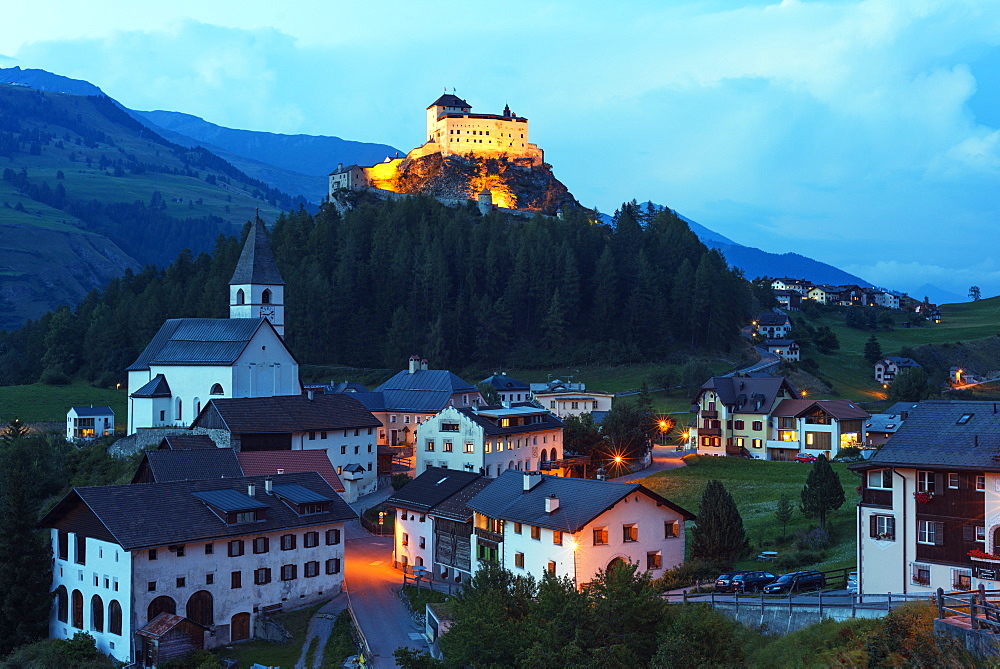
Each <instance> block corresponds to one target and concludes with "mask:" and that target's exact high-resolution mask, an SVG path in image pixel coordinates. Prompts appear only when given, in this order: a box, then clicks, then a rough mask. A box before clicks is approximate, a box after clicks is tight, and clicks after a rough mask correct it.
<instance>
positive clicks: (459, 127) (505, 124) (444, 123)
mask: <svg viewBox="0 0 1000 669" xmlns="http://www.w3.org/2000/svg"><path fill="white" fill-rule="evenodd" d="M435 154H440V156H441V157H444V158H446V157H448V156H456V155H457V156H470V155H471V156H472V157H475V158H503V159H506V161H509V162H510V163H513V164H517V165H521V166H524V167H529V166H530V167H539V166H541V165H542V164H543V163H544V152H543V151H542V149H540V148H538V146H537V145H535V144H531V143H530V141H529V140H528V119H526V118H524V117H523V116H518V115H517V114H515V113H513V112H512V111H511V110H510V107H509V106H504V110H503V113H502V114H473V113H472V106H471V105H470V104H469V103H468V102H466V101H465V100H463V99H461V98H460V97H458V96H456V95H452V94H450V93H445V94H444V95H442V96H441V97H439V98H438V99H437V100H435V101H434V102H432V103H431V105H430V106H429V107H427V142H426V143H425V144H423V145H422V146H418V147H417V148H415V149H413V150H411V151H410V152H409V153H407V154H406V156H405V157H400V156H398V154H397V156H396V157H388V158H386V159H385V160H384V161H383V162H381V163H377V164H375V165H371V166H369V167H363V166H359V165H347V166H345V165H338V166H337V169H336V170H334V171H333V172H331V173H330V191H329V197H330V200H331V201H334V199H335V197H336V193H337V191H339V190H342V189H343V190H363V189H375V190H376V191H389V192H395V193H400V192H408V191H407V189H405V188H404V187H401V186H400V181H399V177H400V170H401V169H404V168H405V167H406V165H404V163H406V164H410V163H412V161H417V160H419V159H420V158H424V157H426V156H432V155H435ZM504 169H505V168H504ZM501 182H502V177H500V176H498V175H487V174H485V173H483V174H480V175H478V176H477V177H476V178H474V179H472V180H470V182H469V184H468V192H467V193H466V194H465V195H464V196H463V197H459V198H456V201H464V199H478V200H479V202H480V205H481V207H489V206H492V204H496V205H499V206H500V207H515V206H517V205H516V204H515V203H516V199H517V198H516V197H515V196H514V195H513V194H512V193H510V192H509V189H508V188H507V187H506V186H504V185H503V184H502V183H501ZM487 196H488V198H489V199H487ZM439 199H441V200H442V201H444V200H447V199H448V198H442V197H439ZM528 208H530V207H528Z"/></svg>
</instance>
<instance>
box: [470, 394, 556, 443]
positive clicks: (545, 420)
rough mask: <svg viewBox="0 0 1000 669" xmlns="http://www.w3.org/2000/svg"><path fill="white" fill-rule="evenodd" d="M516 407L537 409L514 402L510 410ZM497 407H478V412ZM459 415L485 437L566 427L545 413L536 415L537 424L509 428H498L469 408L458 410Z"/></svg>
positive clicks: (495, 424)
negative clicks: (479, 428) (476, 427)
mask: <svg viewBox="0 0 1000 669" xmlns="http://www.w3.org/2000/svg"><path fill="white" fill-rule="evenodd" d="M518 407H526V408H527V407H530V408H531V409H533V410H537V407H535V406H534V405H531V404H525V403H523V402H522V403H517V402H515V403H514V405H513V407H512V408H515V409H516V408H518ZM498 408H499V407H489V406H485V407H480V408H479V411H489V410H490V409H498ZM458 412H459V413H461V414H462V415H463V416H465V417H466V418H468V419H470V420H471V421H472V422H473V423H475V424H476V425H479V426H480V427H482V428H483V434H484V435H486V436H487V437H489V436H501V435H505V434H521V433H522V432H539V431H541V430H557V429H562V428H564V427H566V424H565V423H564V422H562V420H561V419H560V418H559V417H558V416H556V415H555V414H553V413H549V412H547V411H546V412H545V413H541V412H539V413H538V414H533V415H537V416H538V417H539V418H540V419H541V420H540V422H538V423H528V424H527V425H511V426H510V427H500V426H499V425H497V423H496V422H494V421H493V420H491V419H489V418H487V417H486V416H481V415H480V414H479V413H478V412H477V411H474V410H473V409H471V408H464V409H459V410H458Z"/></svg>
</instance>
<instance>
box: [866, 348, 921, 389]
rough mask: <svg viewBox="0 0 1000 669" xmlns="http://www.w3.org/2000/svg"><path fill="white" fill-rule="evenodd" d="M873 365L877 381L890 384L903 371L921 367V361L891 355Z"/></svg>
mask: <svg viewBox="0 0 1000 669" xmlns="http://www.w3.org/2000/svg"><path fill="white" fill-rule="evenodd" d="M873 367H874V369H875V381H876V383H881V384H884V385H888V384H890V383H892V382H893V381H895V380H896V375H897V374H899V373H900V372H901V371H903V370H904V369H914V368H917V367H920V363H919V362H917V361H916V360H914V359H913V358H903V357H900V356H898V355H889V356H886V357H884V358H882V359H881V360H879V361H878V362H876V363H875V364H874V365H873Z"/></svg>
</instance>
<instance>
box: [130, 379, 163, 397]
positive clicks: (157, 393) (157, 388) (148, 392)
mask: <svg viewBox="0 0 1000 669" xmlns="http://www.w3.org/2000/svg"><path fill="white" fill-rule="evenodd" d="M170 396H171V392H170V385H169V384H168V383H167V377H165V376H163V374H157V375H156V376H154V377H153V378H151V379H150V380H149V381H148V382H146V384H145V385H143V386H142V387H141V388H139V389H138V390H136V391H135V392H134V393H132V394H131V395H129V397H170Z"/></svg>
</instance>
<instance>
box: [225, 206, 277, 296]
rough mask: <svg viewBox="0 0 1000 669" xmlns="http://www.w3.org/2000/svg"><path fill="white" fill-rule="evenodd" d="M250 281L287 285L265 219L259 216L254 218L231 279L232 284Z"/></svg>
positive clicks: (242, 283) (230, 283)
mask: <svg viewBox="0 0 1000 669" xmlns="http://www.w3.org/2000/svg"><path fill="white" fill-rule="evenodd" d="M249 283H254V284H267V285H272V286H273V285H279V286H283V285H285V280H284V279H282V278H281V272H279V271H278V263H276V262H275V261H274V252H273V251H272V250H271V242H270V241H269V240H268V238H267V232H266V231H265V230H264V221H262V220H260V218H259V217H258V218H256V219H254V222H253V225H251V226H250V234H248V235H247V239H246V242H244V244H243V250H242V251H241V252H240V260H239V262H237V263H236V271H235V272H233V278H232V279H230V280H229V285H230V286H237V285H244V284H249Z"/></svg>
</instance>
